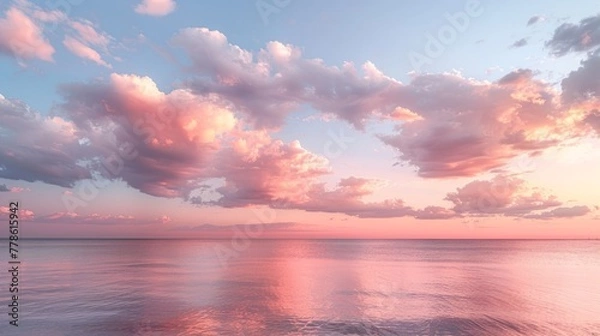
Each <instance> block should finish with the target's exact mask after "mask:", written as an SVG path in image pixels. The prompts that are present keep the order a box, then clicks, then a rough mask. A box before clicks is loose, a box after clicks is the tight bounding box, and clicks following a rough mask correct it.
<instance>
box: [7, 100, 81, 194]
mask: <svg viewBox="0 0 600 336" xmlns="http://www.w3.org/2000/svg"><path fill="white" fill-rule="evenodd" d="M25 130H27V132H25ZM78 140H79V137H78V135H77V131H76V127H75V125H74V124H73V123H72V122H70V121H67V120H65V119H63V118H60V117H56V116H55V117H44V116H41V115H40V114H38V113H35V112H33V111H31V109H30V108H29V107H28V106H27V105H26V104H24V103H23V102H20V101H17V100H11V99H7V98H4V97H2V96H1V95H0V178H6V179H12V180H25V181H28V182H35V181H42V182H46V183H49V184H54V185H59V186H63V187H70V186H72V185H73V184H74V183H75V182H76V181H78V180H81V179H84V178H89V177H90V174H89V171H88V170H87V169H85V168H84V167H82V166H80V165H78V162H77V161H78V158H81V159H83V158H85V157H86V153H85V149H84V148H82V147H81V146H80V145H79V143H78Z"/></svg>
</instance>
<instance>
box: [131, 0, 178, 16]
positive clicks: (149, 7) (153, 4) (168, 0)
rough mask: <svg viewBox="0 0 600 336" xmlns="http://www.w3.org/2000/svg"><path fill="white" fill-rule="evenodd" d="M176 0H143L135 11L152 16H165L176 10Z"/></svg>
mask: <svg viewBox="0 0 600 336" xmlns="http://www.w3.org/2000/svg"><path fill="white" fill-rule="evenodd" d="M175 7H176V4H175V1H174V0H142V3H140V4H139V5H137V6H136V7H135V12H136V13H139V14H145V15H151V16H164V15H167V14H169V13H171V12H173V11H174V10H175Z"/></svg>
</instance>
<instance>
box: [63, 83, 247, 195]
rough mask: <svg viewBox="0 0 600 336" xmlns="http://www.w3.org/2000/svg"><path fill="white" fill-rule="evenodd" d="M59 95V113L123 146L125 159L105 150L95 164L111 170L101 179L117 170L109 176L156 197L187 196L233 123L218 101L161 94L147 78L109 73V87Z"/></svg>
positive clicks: (80, 87)
mask: <svg viewBox="0 0 600 336" xmlns="http://www.w3.org/2000/svg"><path fill="white" fill-rule="evenodd" d="M61 92H62V93H63V95H64V96H65V99H66V101H65V103H64V104H62V105H61V107H60V108H61V109H62V110H63V111H64V112H63V113H64V114H65V116H68V117H69V118H71V119H72V120H73V122H74V123H75V124H76V125H77V127H78V128H79V129H81V130H82V131H84V132H85V133H87V132H94V130H97V129H101V130H104V132H106V134H107V137H108V138H112V143H113V144H120V148H121V147H127V148H125V149H124V150H125V151H126V152H127V155H126V156H127V157H128V158H127V159H125V160H123V159H120V158H119V157H118V156H117V155H116V154H117V151H116V150H115V149H113V150H112V152H111V151H110V146H108V147H107V148H108V150H107V151H105V153H104V156H103V157H102V162H97V165H102V167H104V170H107V169H108V170H109V172H108V173H107V172H105V173H104V176H107V177H112V176H111V174H109V173H110V172H111V171H114V170H118V172H114V173H112V175H115V177H118V178H121V179H123V180H124V181H125V182H127V183H128V184H129V185H130V186H132V187H134V188H136V189H138V190H140V191H142V192H145V193H148V194H150V195H154V196H163V197H185V196H186V195H187V194H188V193H189V191H190V190H191V189H193V188H195V186H196V185H197V184H198V183H199V180H201V179H202V178H204V177H205V176H207V174H208V171H207V169H208V163H209V162H210V161H209V160H210V156H211V155H212V154H214V153H215V152H216V151H217V150H218V149H219V144H220V138H221V136H222V135H224V134H225V133H227V132H229V131H231V130H232V129H233V128H234V126H235V125H236V122H237V121H236V118H235V116H234V114H233V112H232V111H231V110H230V109H228V108H227V106H226V105H224V104H222V103H221V102H220V101H219V100H218V99H217V98H216V97H213V96H210V95H206V96H198V95H194V94H192V93H191V92H190V91H188V90H185V89H178V90H174V91H171V92H169V93H164V92H162V91H160V90H159V89H158V87H157V86H156V84H155V83H154V81H152V79H150V78H149V77H139V76H135V75H122V74H112V75H111V77H110V82H109V83H87V84H70V85H64V86H63V87H62V88H61ZM102 143H103V141H102V140H100V141H99V144H102ZM92 145H93V146H98V143H96V142H93V141H92ZM113 148H114V146H113ZM107 167H108V168H107ZM111 167H112V168H111Z"/></svg>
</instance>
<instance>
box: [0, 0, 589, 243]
mask: <svg viewBox="0 0 600 336" xmlns="http://www.w3.org/2000/svg"><path fill="white" fill-rule="evenodd" d="M0 76H1V77H0V78H2V80H1V81H0V215H3V216H7V218H8V214H9V203H10V202H18V203H19V216H20V220H21V222H20V223H21V224H20V226H21V235H22V236H24V237H31V238H34V237H35V238H44V237H48V238H75V237H89V238H145V237H147V238H227V239H228V238H231V237H233V238H232V239H250V238H252V239H261V238H264V239H268V238H298V239H305V238H348V239H361V238H364V239H402V238H406V239H411V238H422V239H441V238H443V239H471V238H486V239H487V238H490V239H513V238H514V239H587V238H598V237H600V225H599V224H600V210H599V206H600V179H599V178H598V171H600V170H599V169H598V168H600V151H599V150H598V149H599V148H600V139H599V137H600V80H599V78H600V6H598V4H597V2H595V1H577V2H576V5H574V4H573V3H568V2H564V1H557V0H556V1H541V0H539V1H538V0H532V1H527V2H523V1H514V0H508V1H504V2H493V1H485V0H481V1H477V0H456V1H445V2H439V1H432V0H429V1H391V0H390V1H388V0H380V1H374V2H364V1H341V0H331V1H316V0H306V1H294V0H258V1H254V0H237V1H233V0H227V1H184V0H135V1H133V0H130V1H120V2H110V3H109V2H105V1H95V0H65V1H62V2H61V1H25V0H13V1H3V2H2V3H1V4H0ZM2 234H3V235H5V233H2Z"/></svg>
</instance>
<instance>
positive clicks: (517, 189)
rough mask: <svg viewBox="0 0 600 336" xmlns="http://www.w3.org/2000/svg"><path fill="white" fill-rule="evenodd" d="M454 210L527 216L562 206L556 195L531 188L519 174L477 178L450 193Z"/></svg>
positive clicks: (449, 196)
mask: <svg viewBox="0 0 600 336" xmlns="http://www.w3.org/2000/svg"><path fill="white" fill-rule="evenodd" d="M446 200H448V201H450V202H452V203H453V204H454V207H453V208H452V210H453V211H455V212H456V213H459V214H465V215H504V216H523V215H526V214H528V213H530V212H531V211H535V210H544V209H549V208H553V207H556V206H559V205H561V204H562V202H560V201H558V199H557V197H556V196H553V195H544V194H543V193H542V192H540V191H535V190H531V188H529V187H528V186H527V185H526V183H525V181H524V180H522V179H520V178H518V177H516V176H506V175H497V176H496V177H494V178H493V179H491V180H487V181H486V180H483V181H482V180H475V181H473V182H470V183H468V184H467V185H465V186H464V187H461V188H457V189H456V191H455V192H451V193H448V195H447V196H446Z"/></svg>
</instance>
